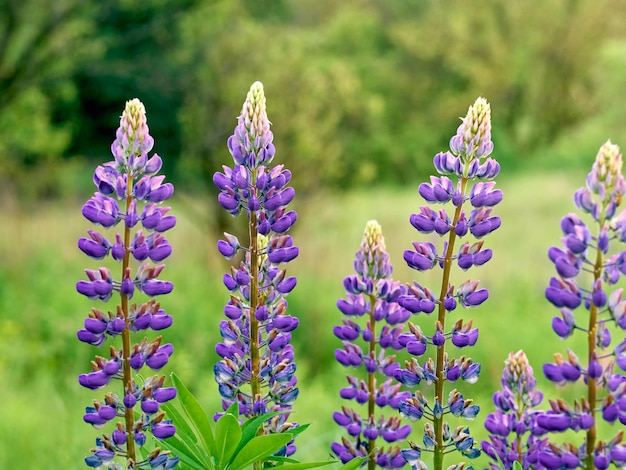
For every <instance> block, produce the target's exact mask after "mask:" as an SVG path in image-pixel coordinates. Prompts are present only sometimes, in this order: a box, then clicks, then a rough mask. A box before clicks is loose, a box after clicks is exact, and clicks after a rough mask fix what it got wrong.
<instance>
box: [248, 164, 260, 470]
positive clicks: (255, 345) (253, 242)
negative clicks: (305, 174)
mask: <svg viewBox="0 0 626 470" xmlns="http://www.w3.org/2000/svg"><path fill="white" fill-rule="evenodd" d="M254 176H255V174H254V173H253V182H252V184H253V185H254V180H255V179H256V178H255V177H254ZM248 229H249V234H250V363H251V369H252V371H251V372H252V377H251V378H250V387H251V389H252V390H251V393H252V404H254V401H255V400H256V397H258V396H260V395H261V380H260V378H259V370H260V362H261V359H260V351H259V321H258V320H257V318H256V311H257V308H258V306H259V228H258V226H257V214H256V212H254V211H250V221H249V224H248ZM262 433H263V428H262V427H261V428H259V431H258V433H257V434H262ZM253 469H254V470H262V469H263V463H262V462H261V461H257V462H254V464H253Z"/></svg>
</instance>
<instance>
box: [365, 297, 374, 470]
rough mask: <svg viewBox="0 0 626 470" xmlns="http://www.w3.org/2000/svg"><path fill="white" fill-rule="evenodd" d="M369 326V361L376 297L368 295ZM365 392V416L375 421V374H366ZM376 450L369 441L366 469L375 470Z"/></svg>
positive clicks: (372, 353) (372, 343) (371, 355)
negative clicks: (370, 332)
mask: <svg viewBox="0 0 626 470" xmlns="http://www.w3.org/2000/svg"><path fill="white" fill-rule="evenodd" d="M369 297H370V312H369V313H370V326H371V329H372V339H371V340H370V342H369V357H370V358H371V359H376V320H374V312H375V310H376V296H375V295H374V294H370V295H369ZM367 391H368V396H369V398H368V402H367V416H368V418H370V419H374V420H375V416H374V411H375V406H376V372H369V373H368V374H367ZM375 448H376V439H370V440H369V442H368V448H367V450H368V452H369V462H368V467H367V468H368V469H369V470H375V469H376V455H375V453H374V450H375Z"/></svg>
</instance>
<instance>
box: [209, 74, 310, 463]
mask: <svg viewBox="0 0 626 470" xmlns="http://www.w3.org/2000/svg"><path fill="white" fill-rule="evenodd" d="M272 139H273V135H272V132H271V131H270V122H269V120H268V118H267V112H266V108H265V95H264V92H263V85H262V84H261V83H260V82H255V83H254V84H252V86H251V87H250V91H249V92H248V96H247V98H246V101H245V102H244V104H243V109H242V111H241V115H240V116H239V118H238V124H237V127H235V132H234V134H233V135H232V136H231V137H230V138H229V139H228V149H229V150H230V153H231V155H232V157H233V160H234V165H233V167H232V168H231V167H227V166H224V167H223V169H224V172H223V173H221V172H217V173H215V175H214V176H213V182H214V183H215V185H216V186H217V187H218V188H219V190H220V194H219V196H218V201H219V203H220V205H221V206H222V207H223V208H224V209H226V210H227V211H228V212H229V213H230V214H232V215H233V216H236V215H239V214H240V213H241V212H243V213H244V214H246V216H247V219H248V233H249V239H248V242H247V243H246V244H245V245H242V244H240V242H239V240H238V239H237V237H235V236H234V235H231V234H228V233H226V234H224V235H225V239H224V240H220V241H218V243H217V248H218V250H219V252H220V253H221V254H222V255H223V256H224V257H225V258H226V259H232V258H233V257H235V256H236V255H237V254H238V253H239V252H243V254H244V256H243V258H244V260H243V261H241V262H240V263H239V265H238V266H233V267H232V268H231V271H230V273H227V274H226V275H225V276H224V285H225V286H226V288H227V289H228V291H229V293H230V300H229V301H228V303H227V304H226V306H225V307H224V314H225V315H226V319H225V320H223V321H222V322H221V324H220V333H221V335H222V339H223V341H222V342H221V343H219V344H218V345H217V347H216V350H217V353H218V355H219V356H220V357H221V360H220V361H219V362H218V363H217V364H216V365H215V368H214V371H215V380H216V381H217V383H218V389H219V393H220V394H221V396H222V398H223V400H222V404H223V407H224V410H226V409H227V408H228V407H229V406H230V405H231V404H233V403H234V402H239V413H240V415H241V416H242V417H252V416H257V415H261V414H264V413H267V412H273V411H280V412H283V413H281V414H280V415H278V416H276V417H274V418H272V419H271V420H270V421H269V422H268V423H266V425H265V427H264V432H265V433H273V432H283V431H286V430H288V429H290V428H292V427H293V426H295V425H296V424H295V423H289V422H287V419H288V416H289V411H290V410H291V408H292V404H293V402H294V401H295V399H296V397H297V396H298V387H297V386H296V383H297V379H296V376H295V371H296V364H295V362H294V353H293V348H292V346H291V344H289V343H290V341H291V332H292V331H293V330H294V329H295V328H296V327H297V326H298V318H296V317H292V316H290V315H289V314H288V313H287V300H286V298H285V297H286V295H287V294H289V292H291V291H292V290H293V288H294V287H295V285H296V278H295V277H293V276H291V277H288V276H286V273H285V269H284V268H282V267H281V266H282V265H284V264H285V263H288V262H289V261H291V260H293V259H294V258H296V257H297V256H298V248H297V247H296V246H294V245H293V240H292V238H291V236H290V235H288V234H287V232H288V231H289V229H290V228H291V226H292V225H293V224H294V223H295V222H296V219H297V215H296V212H294V211H288V210H287V205H288V204H289V203H290V202H291V200H292V199H293V198H294V195H295V192H294V189H293V188H292V187H290V186H287V185H288V183H289V181H290V179H291V172H290V171H289V170H287V169H285V168H284V167H283V165H277V166H273V167H272V166H270V164H271V162H272V159H273V158H274V153H275V148H274V144H272ZM218 416H219V415H218ZM293 452H295V446H294V445H293V443H290V444H288V445H287V446H286V447H285V448H283V449H282V450H281V452H280V453H281V454H282V455H291V454H293Z"/></svg>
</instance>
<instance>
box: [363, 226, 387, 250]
mask: <svg viewBox="0 0 626 470" xmlns="http://www.w3.org/2000/svg"><path fill="white" fill-rule="evenodd" d="M361 250H363V252H364V253H367V255H368V256H373V255H374V253H378V254H382V253H386V252H387V248H386V247H385V237H383V228H382V227H381V226H380V224H379V223H378V222H377V221H376V220H370V221H368V222H367V224H366V225H365V231H364V233H363V241H362V242H361Z"/></svg>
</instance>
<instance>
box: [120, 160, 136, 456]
mask: <svg viewBox="0 0 626 470" xmlns="http://www.w3.org/2000/svg"><path fill="white" fill-rule="evenodd" d="M132 189H133V177H132V174H131V172H130V170H129V171H128V173H127V184H126V213H127V214H128V212H129V210H130V204H131V202H132V200H133V196H132ZM130 235H131V233H130V228H129V227H128V226H127V225H125V228H124V259H123V260H122V280H123V279H124V276H125V275H126V270H127V269H128V267H129V265H130ZM121 301H122V312H123V314H124V323H125V328H124V331H123V332H122V361H123V368H122V369H123V378H122V381H123V387H124V395H126V394H127V393H132V391H133V378H132V376H131V372H130V354H131V347H130V318H129V309H128V295H127V294H121ZM124 421H125V424H126V436H127V438H126V458H127V460H128V468H135V462H136V460H137V458H136V453H135V439H134V438H133V430H134V427H135V416H134V414H133V410H132V408H125V410H124Z"/></svg>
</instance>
